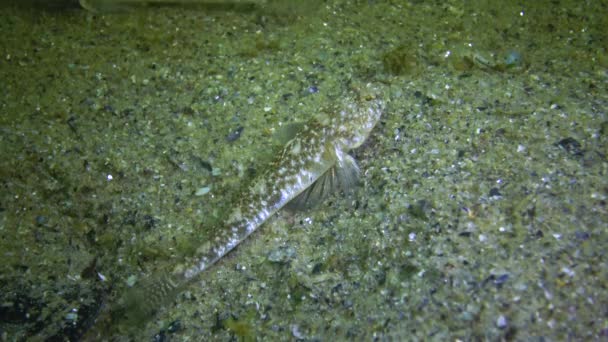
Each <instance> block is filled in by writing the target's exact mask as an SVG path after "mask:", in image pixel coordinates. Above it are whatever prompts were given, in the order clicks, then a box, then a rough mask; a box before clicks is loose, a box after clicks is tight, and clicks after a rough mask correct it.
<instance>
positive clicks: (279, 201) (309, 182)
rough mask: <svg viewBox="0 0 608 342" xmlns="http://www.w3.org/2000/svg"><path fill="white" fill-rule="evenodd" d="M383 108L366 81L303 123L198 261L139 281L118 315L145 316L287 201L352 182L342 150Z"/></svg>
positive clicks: (353, 168) (359, 139) (351, 163)
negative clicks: (328, 111)
mask: <svg viewBox="0 0 608 342" xmlns="http://www.w3.org/2000/svg"><path fill="white" fill-rule="evenodd" d="M384 107H385V102H384V101H383V99H382V97H381V94H380V91H379V90H378V89H377V88H375V87H373V86H371V85H367V86H365V87H362V88H361V89H357V90H355V91H353V92H352V93H351V94H349V96H347V97H346V98H345V99H344V100H343V102H342V104H341V107H340V110H339V111H338V112H337V113H334V114H333V116H332V117H331V118H329V119H327V120H325V121H326V122H319V121H316V120H312V121H310V122H308V123H306V124H305V125H304V127H303V128H302V129H301V131H299V132H298V133H297V134H296V135H295V137H294V138H293V139H291V140H290V141H289V142H287V144H286V145H285V146H284V148H283V149H282V150H281V152H280V154H279V155H278V156H277V158H276V160H275V161H274V162H273V164H272V165H271V167H270V168H269V169H268V171H267V172H266V173H263V174H261V175H260V177H258V178H256V180H255V181H254V182H253V184H252V186H250V187H249V188H248V190H247V191H246V192H245V193H244V194H243V196H242V197H241V200H240V201H239V203H237V204H236V205H235V207H234V209H233V210H232V212H231V214H230V215H229V217H228V219H227V220H226V222H225V225H224V227H223V229H222V230H220V231H219V232H218V235H217V237H215V238H214V239H213V240H211V241H208V242H207V244H205V245H204V246H201V248H199V255H198V256H197V257H196V258H195V259H196V260H197V261H196V262H195V263H194V264H193V265H192V266H190V267H189V268H187V269H185V271H183V272H181V273H176V274H172V273H166V274H157V275H153V276H152V277H150V278H148V279H144V280H143V281H142V282H140V283H139V284H137V285H136V286H135V287H134V288H132V289H130V290H129V291H128V292H127V293H126V294H125V296H124V297H123V300H122V302H121V304H120V307H121V311H122V314H123V315H126V316H131V318H134V319H135V320H136V321H140V320H142V319H144V318H143V317H149V316H150V314H151V313H152V312H153V310H155V308H156V307H158V306H161V305H162V304H166V303H167V302H168V300H171V299H173V298H174V296H175V295H177V293H179V292H180V291H182V290H183V289H184V287H185V286H186V285H187V284H189V283H190V281H191V280H192V279H194V278H195V277H196V276H197V275H199V274H200V273H201V272H203V271H204V270H206V269H207V268H209V266H211V265H213V264H214V263H215V262H216V261H218V260H219V259H221V258H222V257H223V256H225V255H226V254H227V253H228V252H230V251H231V250H232V249H233V248H234V247H236V246H237V245H238V244H239V243H241V242H242V241H243V240H244V239H245V238H247V237H248V236H249V235H250V234H251V233H253V232H254V231H255V230H256V229H257V228H258V227H260V226H261V225H262V224H264V222H266V220H268V218H270V217H271V216H272V215H274V214H275V213H276V212H277V211H279V210H280V209H281V208H283V207H285V206H286V205H287V204H288V203H289V202H298V201H300V202H307V201H309V200H313V199H316V198H318V197H322V196H323V195H324V194H325V193H328V192H331V191H334V190H336V189H343V188H345V187H348V186H349V185H351V184H352V183H353V182H354V180H356V177H357V176H358V173H359V170H358V167H357V164H356V162H355V160H354V159H353V158H352V157H351V156H350V155H349V154H348V153H347V152H348V151H349V150H351V149H354V148H357V147H359V146H360V145H361V144H362V143H363V142H364V141H365V139H367V137H368V136H369V134H370V132H371V130H372V129H373V127H374V126H375V124H376V123H377V122H378V120H379V118H380V116H381V115H382V112H383V111H384Z"/></svg>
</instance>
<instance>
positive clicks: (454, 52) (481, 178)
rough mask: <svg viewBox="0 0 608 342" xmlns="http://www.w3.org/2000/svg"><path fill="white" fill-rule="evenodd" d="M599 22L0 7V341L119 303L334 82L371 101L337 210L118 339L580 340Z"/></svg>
mask: <svg viewBox="0 0 608 342" xmlns="http://www.w3.org/2000/svg"><path fill="white" fill-rule="evenodd" d="M602 6H604V5H603V4H601V3H600V2H594V3H592V4H581V3H579V2H574V1H572V2H560V3H559V4H555V3H553V2H549V1H539V2H534V4H529V5H526V6H525V7H522V6H521V5H504V4H500V5H499V4H498V2H485V3H484V4H483V5H480V6H474V5H472V4H469V3H465V2H461V1H453V2H449V3H448V4H446V5H441V6H437V5H427V4H424V3H420V2H397V1H376V2H367V1H354V2H343V1H330V2H324V3H322V4H319V5H318V7H317V8H314V9H310V8H306V10H301V11H302V12H301V13H300V12H298V11H287V12H290V13H291V14H290V15H289V16H286V15H284V13H285V12H281V11H279V10H278V9H277V8H275V7H269V8H264V7H261V8H255V9H254V10H252V11H230V10H226V11H207V12H206V11H204V10H200V9H199V10H195V9H191V8H190V9H188V8H180V7H174V8H163V9H153V8H150V9H142V10H140V11H132V12H125V13H122V12H119V13H112V14H93V13H89V12H86V11H82V10H76V9H66V10H61V9H60V8H50V9H49V8H37V7H33V8H31V9H30V8H27V6H21V7H19V8H12V7H10V6H6V5H5V7H3V11H2V12H1V13H2V14H0V15H1V16H2V18H1V20H0V28H2V32H4V33H5V34H3V35H2V38H0V47H1V48H2V49H0V51H2V53H3V55H2V56H0V57H1V61H0V79H2V80H3V87H2V92H1V94H0V98H1V102H0V103H1V105H2V115H1V116H0V128H1V130H0V139H2V141H1V144H0V154H1V155H2V159H1V160H0V175H1V177H0V179H1V180H2V191H1V192H0V204H1V205H0V251H2V252H1V253H2V254H1V255H2V263H0V281H1V283H0V284H1V286H2V292H1V294H0V296H1V297H0V322H1V323H0V331H1V334H2V339H3V340H25V339H46V338H50V337H53V336H75V335H78V330H85V329H86V328H87V327H88V325H89V324H88V322H87V319H88V318H91V317H95V312H96V308H97V307H98V306H99V305H100V303H102V302H104V301H105V302H112V300H115V298H116V297H119V295H120V293H122V292H121V291H124V290H125V288H126V287H127V285H126V284H127V280H128V279H141V277H142V276H143V275H144V274H148V273H153V272H155V271H157V270H160V269H176V270H179V269H180V268H183V267H184V266H185V265H187V264H188V263H187V261H184V260H187V259H188V258H189V256H191V255H192V253H193V251H195V250H196V249H197V248H198V247H199V246H201V245H202V244H204V243H205V237H206V236H207V237H208V236H210V235H211V232H212V231H213V229H214V228H215V227H217V226H218V223H219V222H221V221H222V220H223V215H225V212H226V211H229V209H230V205H231V202H232V201H234V198H238V196H239V191H241V190H240V189H241V188H242V187H244V186H246V184H247V182H248V181H250V180H251V179H252V178H253V177H254V175H255V174H258V173H261V172H263V169H264V167H265V165H266V164H267V163H268V161H270V160H271V159H272V153H273V152H272V151H275V150H276V146H275V145H274V143H273V142H272V136H273V135H274V132H275V131H276V130H277V129H279V127H280V126H282V125H284V124H289V123H293V122H301V121H306V119H308V118H310V117H311V116H313V115H315V116H316V115H321V116H323V115H331V113H327V110H326V109H324V108H331V107H332V104H333V103H334V102H338V101H336V99H337V98H339V97H340V96H341V94H344V92H345V91H346V90H347V89H348V85H349V83H350V82H351V81H352V82H365V81H374V82H382V83H385V84H386V85H387V86H388V87H389V88H390V97H391V103H390V105H389V107H388V111H387V113H386V114H385V115H384V116H383V119H382V122H381V124H380V125H379V126H378V127H377V128H376V129H375V131H374V132H372V136H371V138H370V141H368V142H367V143H366V144H365V145H364V146H362V147H361V148H360V149H358V150H356V151H355V152H354V153H355V155H356V157H357V160H359V161H360V164H361V169H362V171H363V176H362V183H361V184H360V186H359V187H358V188H357V190H356V191H355V194H353V195H351V196H348V197H342V196H336V197H332V198H330V199H328V200H327V201H325V202H324V203H323V204H322V205H321V206H319V207H318V208H315V209H313V210H310V211H307V212H300V213H289V212H283V213H281V214H279V215H277V217H275V218H274V219H272V220H271V221H270V222H268V223H267V224H266V225H265V226H263V227H262V228H261V229H260V230H259V231H258V232H256V234H254V236H252V237H251V238H250V239H249V240H247V241H246V242H245V243H244V244H243V245H242V246H239V247H238V248H237V250H236V251H234V252H233V253H231V254H230V255H229V256H228V257H227V258H226V259H225V260H223V261H221V262H220V263H218V264H217V265H216V266H215V267H213V268H212V269H210V270H209V271H208V272H206V273H205V274H203V275H202V276H201V277H200V279H199V281H197V282H196V283H195V284H193V285H192V286H191V287H189V288H188V290H187V291H185V292H184V293H182V294H180V295H179V296H178V298H176V301H175V303H174V304H173V305H171V306H170V307H167V308H159V309H160V310H159V313H158V314H157V315H156V316H154V317H150V318H149V320H148V321H147V322H146V325H145V328H142V329H139V330H138V331H137V332H136V334H138V335H137V336H136V339H149V338H151V337H152V336H154V335H155V334H157V333H160V332H161V330H163V333H164V334H171V336H174V337H175V338H176V339H178V340H186V339H190V340H199V339H200V338H207V339H208V338H214V339H228V338H231V337H234V338H240V339H245V340H247V339H254V338H261V339H268V340H275V339H295V338H302V339H327V338H328V337H334V336H338V337H342V338H354V337H357V338H366V339H369V338H374V337H379V338H395V339H404V338H405V339H427V338H429V337H432V338H436V339H445V338H449V339H463V340H464V339H490V340H494V339H500V338H505V339H518V340H527V339H531V338H539V337H545V338H549V339H552V340H561V339H565V338H575V339H599V338H601V336H605V335H606V333H607V332H606V331H608V326H607V325H606V324H607V323H606V317H605V307H606V306H607V305H608V302H607V299H606V298H608V293H607V284H606V279H608V274H607V271H606V270H608V265H606V255H605V253H606V252H605V250H606V249H605V246H606V245H607V242H608V241H607V240H608V239H607V237H606V228H605V227H606V222H608V217H607V216H608V215H607V212H606V197H607V196H608V191H607V189H608V181H606V179H608V177H606V173H607V161H606V151H607V150H608V149H607V147H606V143H607V135H606V128H605V127H606V122H607V120H608V118H607V117H606V112H607V111H606V109H607V103H608V95H607V94H608V92H607V91H606V85H605V84H606V67H607V63H606V60H608V58H607V57H606V56H607V51H606V46H605V45H602V42H603V40H602V39H603V37H604V33H603V30H604V28H605V27H607V26H608V23H606V17H605V16H603V15H602V13H605V12H606V8H603V7H602ZM298 13H299V14H298ZM380 19H382V24H379V20H380ZM404 47H409V48H411V49H412V51H411V52H407V54H406V55H405V60H404V59H401V57H403V54H404V53H405V52H406V51H405V48H404ZM510 51H517V52H518V53H519V54H521V56H522V58H523V59H522V60H523V63H522V65H521V66H518V67H514V68H506V67H504V63H505V62H504V58H505V56H506V55H507V54H508V53H509V52H510ZM396 52H398V53H399V54H397V55H394V53H396ZM448 52H449V53H448ZM408 56H411V57H410V58H412V59H414V60H413V61H409V60H408ZM400 61H402V62H403V61H405V63H410V64H409V65H414V64H411V62H415V69H412V70H408V69H407V65H406V68H405V69H399V67H398V66H391V65H392V64H393V63H400ZM391 68H396V69H394V70H393V71H391ZM402 70H403V71H402ZM315 89H316V90H318V92H315ZM237 127H244V130H243V132H242V134H241V136H240V137H239V138H238V139H237V140H235V141H232V142H229V141H227V139H226V137H227V136H228V134H229V133H230V132H232V131H234V129H236V128H237ZM573 141H576V142H577V143H578V145H577V144H575V143H573ZM577 146H578V147H577ZM216 170H221V171H220V172H218V171H216ZM110 176H111V177H110ZM203 186H211V189H212V190H211V192H210V193H208V194H206V195H205V196H203V197H199V196H196V194H195V193H196V190H197V189H200V188H201V187H203ZM281 250H292V251H295V253H289V254H286V255H285V257H284V258H283V259H281V260H280V261H273V260H271V259H269V255H272V253H273V252H276V251H281ZM102 276H103V278H104V279H105V281H101V280H100V278H101V277H102ZM133 277H134V278H133ZM75 313H77V315H75ZM501 317H504V318H505V319H506V325H505V326H503V325H502V323H501V324H497V323H499V322H502V321H503V320H502V319H500V318H501ZM178 320H179V322H181V323H180V324H179V326H180V328H175V329H168V328H167V327H169V326H171V322H175V321H178ZM114 324H115V325H114V329H113V331H114V332H115V333H116V334H120V333H121V332H129V333H132V331H131V330H130V329H129V327H128V326H127V325H128V322H121V321H117V322H114ZM169 330H170V331H169Z"/></svg>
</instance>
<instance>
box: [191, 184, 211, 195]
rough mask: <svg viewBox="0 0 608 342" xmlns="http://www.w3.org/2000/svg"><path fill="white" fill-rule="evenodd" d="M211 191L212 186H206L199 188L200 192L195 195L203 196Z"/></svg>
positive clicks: (197, 191)
mask: <svg viewBox="0 0 608 342" xmlns="http://www.w3.org/2000/svg"><path fill="white" fill-rule="evenodd" d="M209 191H211V187H210V186H204V187H202V188H199V189H198V190H196V192H195V193H194V195H195V196H203V195H206V194H208V193H209Z"/></svg>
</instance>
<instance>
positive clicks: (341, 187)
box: [286, 153, 360, 210]
mask: <svg viewBox="0 0 608 342" xmlns="http://www.w3.org/2000/svg"><path fill="white" fill-rule="evenodd" d="M359 173H360V171H359V166H358V165H357V161H356V160H355V159H354V158H353V157H352V156H350V155H349V154H347V153H340V155H339V156H338V161H337V162H336V164H335V165H334V166H332V167H331V168H329V169H328V170H327V171H325V173H324V174H323V175H321V176H320V177H319V178H318V179H317V181H316V182H314V183H313V184H312V185H311V186H309V187H308V188H307V189H306V190H304V191H303V192H302V193H301V194H299V195H298V196H296V197H295V198H294V199H293V200H291V201H290V202H289V203H288V204H287V205H286V208H287V209H290V210H306V209H310V208H312V207H314V206H315V205H317V204H319V203H321V201H323V200H324V199H325V198H327V197H328V196H329V195H330V194H332V193H336V192H344V193H347V192H349V191H351V190H352V189H353V188H354V186H355V185H356V184H357V182H358V181H359Z"/></svg>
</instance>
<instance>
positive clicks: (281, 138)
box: [272, 122, 306, 146]
mask: <svg viewBox="0 0 608 342" xmlns="http://www.w3.org/2000/svg"><path fill="white" fill-rule="evenodd" d="M304 126H306V122H292V123H288V124H285V125H283V126H281V127H280V128H278V129H277V130H276V131H275V132H274V134H273V135H272V140H273V142H275V143H277V144H278V145H280V146H285V144H287V143H288V142H289V141H290V140H291V139H293V138H295V137H296V135H297V134H298V133H299V132H301V131H302V130H303V129H304Z"/></svg>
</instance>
